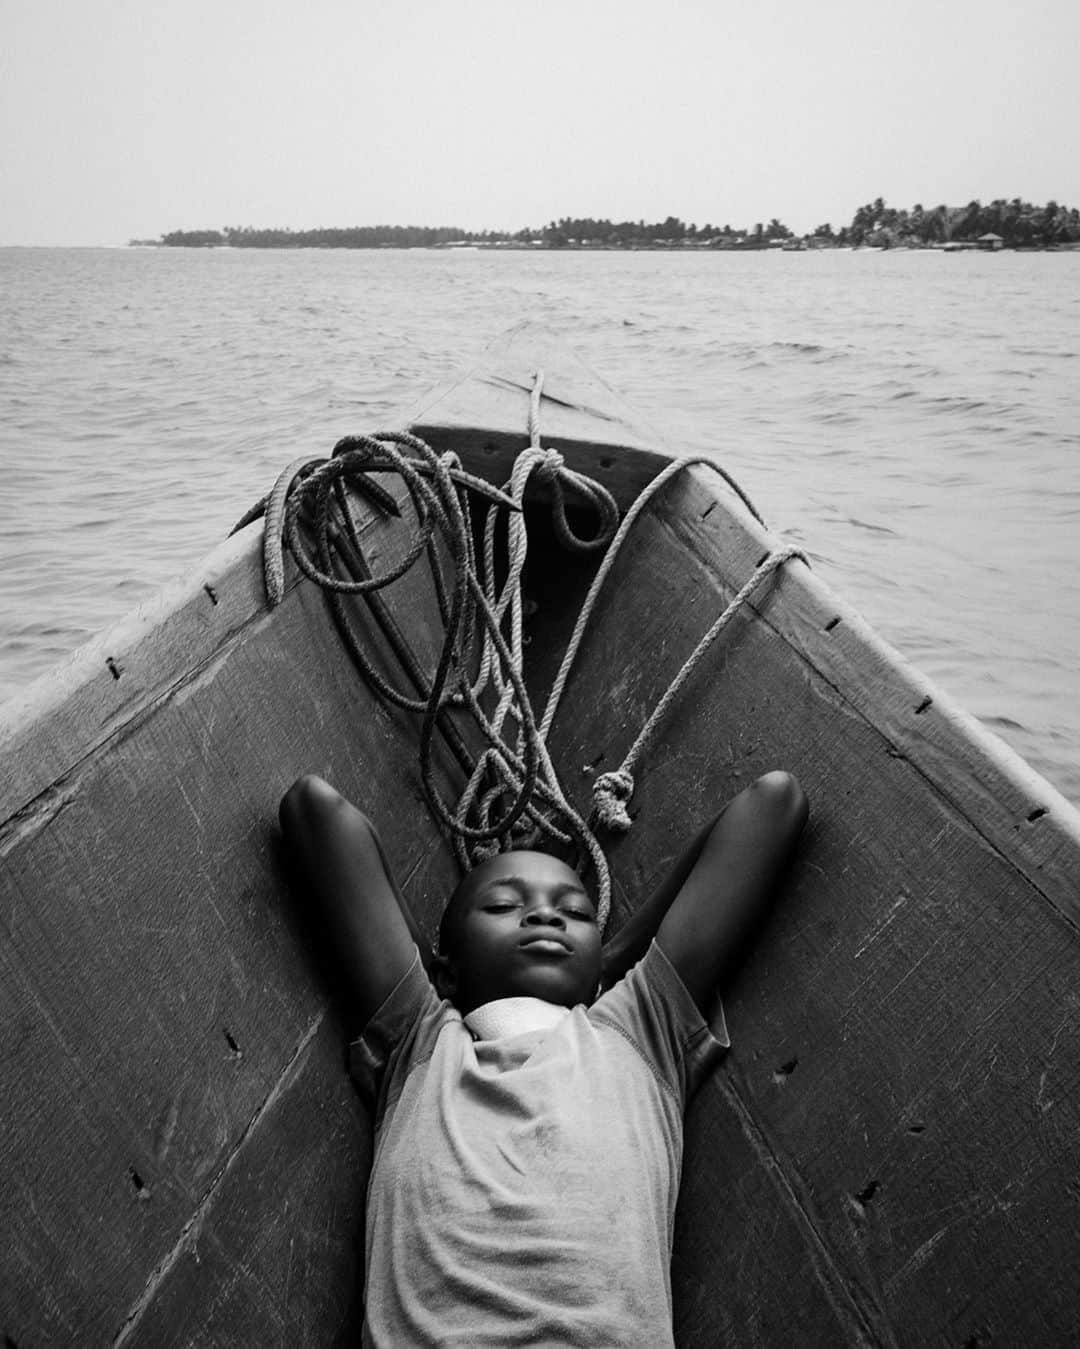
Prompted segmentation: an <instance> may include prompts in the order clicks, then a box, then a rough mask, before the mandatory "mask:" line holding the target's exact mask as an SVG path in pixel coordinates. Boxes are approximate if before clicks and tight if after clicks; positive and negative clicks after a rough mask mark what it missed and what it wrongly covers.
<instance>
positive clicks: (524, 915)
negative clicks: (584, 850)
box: [433, 852, 600, 1014]
mask: <svg viewBox="0 0 1080 1349" xmlns="http://www.w3.org/2000/svg"><path fill="white" fill-rule="evenodd" d="M433 975H434V979H435V986H436V988H437V989H438V991H439V994H440V995H441V996H442V997H444V998H448V999H449V1000H450V1001H451V1002H452V1003H453V1004H454V1005H455V1006H456V1007H457V1008H458V1010H459V1011H460V1012H461V1013H462V1014H467V1013H469V1012H471V1011H472V1010H473V1009H474V1008H476V1007H480V1006H482V1005H483V1004H484V1003H485V1002H493V1001H494V1000H495V999H496V998H513V997H533V998H542V999H543V1000H544V1001H545V1002H553V1003H558V1004H560V1005H562V1006H564V1007H574V1006H576V1005H577V1004H578V1003H588V1002H591V1001H592V999H593V996H594V994H595V992H596V989H597V984H598V982H599V979H600V929H599V927H598V926H597V922H596V909H595V907H594V905H593V902H592V900H591V899H590V898H589V896H588V894H587V893H586V891H585V887H584V886H583V885H582V883H581V878H580V877H579V876H578V875H577V873H576V872H575V871H573V870H571V868H570V867H568V866H567V865H566V864H565V863H564V862H560V861H559V860H558V859H557V858H554V857H549V856H548V855H547V854H546V853H539V852H508V853H500V854H499V855H498V856H496V857H491V858H489V859H488V860H487V861H486V862H482V863H481V864H480V866H478V867H476V868H474V870H472V871H470V872H469V874H468V875H467V876H466V877H465V878H464V879H463V880H462V882H461V884H460V885H459V886H458V887H457V889H456V890H455V891H454V893H453V895H451V897H450V901H449V903H448V904H447V906H446V912H445V913H444V914H443V919H442V924H441V927H440V929H439V955H438V957H437V958H436V962H435V966H434V969H433Z"/></svg>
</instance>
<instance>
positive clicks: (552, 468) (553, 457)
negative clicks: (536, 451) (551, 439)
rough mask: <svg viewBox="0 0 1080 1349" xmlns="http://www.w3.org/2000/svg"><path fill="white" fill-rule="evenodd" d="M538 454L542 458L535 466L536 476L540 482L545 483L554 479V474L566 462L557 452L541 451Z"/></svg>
mask: <svg viewBox="0 0 1080 1349" xmlns="http://www.w3.org/2000/svg"><path fill="white" fill-rule="evenodd" d="M540 453H541V454H542V455H543V456H544V457H543V459H541V461H540V463H539V464H537V466H536V476H537V478H539V480H540V481H541V482H547V481H548V479H550V478H554V477H555V475H556V473H558V471H559V470H560V469H561V468H563V467H564V466H565V464H566V460H565V459H564V458H563V457H562V455H561V454H560V453H559V451H558V450H541V451H540Z"/></svg>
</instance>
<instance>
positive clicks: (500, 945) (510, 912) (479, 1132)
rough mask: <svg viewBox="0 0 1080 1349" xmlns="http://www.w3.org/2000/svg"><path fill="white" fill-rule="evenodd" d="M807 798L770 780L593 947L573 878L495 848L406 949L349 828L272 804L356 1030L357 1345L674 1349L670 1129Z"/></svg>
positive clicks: (566, 870) (371, 857)
mask: <svg viewBox="0 0 1080 1349" xmlns="http://www.w3.org/2000/svg"><path fill="white" fill-rule="evenodd" d="M806 816H807V803H806V798H805V796H804V795H803V793H802V791H801V789H800V787H799V785H798V783H797V782H796V781H795V779H794V778H793V777H791V776H790V775H789V774H786V773H779V772H775V773H767V774H766V775H765V776H764V777H762V778H759V779H758V780H757V781H756V782H755V783H754V784H753V785H752V786H750V787H748V788H746V789H745V790H744V791H743V792H741V793H740V794H739V795H738V796H737V797H735V799H734V800H733V801H731V802H730V803H729V804H728V806H727V807H726V808H725V809H724V810H723V811H722V812H721V813H720V815H719V816H718V817H717V818H716V819H715V820H714V821H713V822H712V823H711V824H710V825H709V826H708V827H707V828H705V829H704V830H703V831H702V832H701V833H700V834H699V835H698V837H697V838H696V839H695V840H694V842H693V843H692V844H691V845H690V847H689V848H688V849H687V851H686V852H685V853H684V854H683V856H682V857H681V858H680V860H679V861H678V863H677V864H676V865H675V867H674V869H673V871H672V872H671V874H670V875H669V876H668V877H667V879H666V880H665V881H664V882H663V884H662V885H660V886H659V888H658V889H657V890H656V891H655V892H654V893H653V894H652V895H651V896H650V897H649V898H648V899H646V900H645V902H644V903H643V904H642V905H641V906H640V907H639V908H638V909H637V911H636V912H635V914H634V915H633V917H632V918H631V919H630V920H628V922H627V923H625V924H624V926H623V927H622V929H621V930H620V931H619V933H618V934H617V935H616V936H615V937H614V938H612V940H611V941H609V942H607V943H606V944H604V945H601V941H600V933H599V930H598V927H597V922H596V911H595V909H594V907H593V903H592V900H591V899H590V897H589V895H588V894H587V893H586V891H585V889H584V887H583V885H582V883H581V880H580V879H579V877H578V876H577V874H576V873H575V872H574V871H573V870H571V869H570V867H569V866H567V865H565V864H564V863H562V862H560V861H558V860H556V859H555V858H553V857H549V856H547V855H545V854H543V853H539V852H525V851H520V852H508V853H502V854H500V855H498V856H495V857H492V858H490V859H488V860H487V861H485V862H483V863H482V864H481V865H480V866H478V867H476V868H475V869H474V870H473V871H471V872H469V873H468V874H467V875H466V876H465V878H464V879H463V880H462V882H461V883H460V884H459V885H458V887H457V889H456V890H455V891H454V893H453V895H451V897H450V900H449V903H448V904H447V906H446V911H445V913H444V915H443V918H442V923H441V927H440V931H439V949H438V953H437V954H434V955H430V956H429V955H427V954H426V953H425V945H426V944H425V943H424V942H423V940H422V939H421V937H420V934H419V931H418V929H417V927H416V925H415V923H414V921H413V919H412V917H411V915H410V913H409V911H408V909H407V908H406V906H405V903H404V901H403V900H402V897H401V894H400V892H399V891H398V889H397V886H396V885H395V883H394V881H393V879H392V877H391V875H390V873H389V870H388V868H387V866H386V864H385V861H384V858H383V854H382V849H381V846H380V844H379V840H378V837H377V835H376V833H375V831H374V829H373V827H372V825H371V824H370V823H369V821H368V820H367V819H366V818H365V817H364V815H362V814H361V813H360V811H359V810H357V809H356V807H355V806H353V805H351V804H350V803H349V802H347V801H346V800H345V799H344V798H343V797H342V796H340V795H339V794H338V793H337V792H336V791H335V790H334V789H333V788H332V787H330V786H329V785H328V784H327V783H325V782H323V781H322V780H321V779H320V778H317V777H313V776H308V777H304V778H301V779H300V780H299V781H298V782H296V783H295V784H294V785H293V786H292V787H291V788H290V790H289V791H288V793H287V794H286V796H285V798H284V800H283V801H282V803H281V824H282V828H283V831H284V834H285V837H286V840H287V843H288V845H289V846H290V848H291V849H292V850H293V851H294V853H295V855H296V859H297V861H298V863H299V865H300V867H301V868H302V871H303V873H304V874H305V876H306V880H307V882H308V884H309V887H310V891H311V893H312V894H313V896H314V899H315V902H316V905H317V908H318V911H319V914H320V915H321V918H322V919H323V921H324V923H325V925H326V928H327V929H328V935H329V937H330V940H331V941H332V943H333V945H334V947H335V949H336V952H337V955H338V957H339V958H340V961H341V965H342V970H343V973H344V976H345V985H346V988H347V990H348V995H349V996H350V997H351V998H352V999H353V1000H354V1002H355V1011H356V1013H357V1015H358V1017H359V1018H360V1020H361V1022H362V1023H363V1024H364V1025H365V1029H364V1031H363V1034H362V1035H361V1037H360V1039H359V1040H357V1041H356V1042H355V1044H354V1045H353V1046H352V1068H353V1073H354V1075H355V1076H356V1078H357V1080H358V1082H359V1084H360V1086H361V1088H362V1089H364V1090H365V1091H366V1092H367V1093H368V1094H369V1095H370V1097H371V1099H372V1102H373V1105H374V1112H375V1130H376V1133H375V1151H374V1159H373V1164H372V1172H371V1180H370V1184H369V1189H368V1203H367V1234H366V1263H367V1268H366V1285H365V1288H366V1291H365V1314H364V1329H363V1344H364V1345H372V1346H380V1347H382V1346H387V1347H388V1349H404V1347H405V1346H414V1345H417V1346H419V1345H445V1346H450V1345H453V1346H459V1349H479V1347H480V1346H498V1349H507V1346H512V1345H529V1346H545V1347H546V1349H547V1347H556V1346H575V1349H579V1347H580V1349H597V1347H598V1346H612V1347H613V1349H614V1347H616V1346H617V1349H628V1346H641V1347H642V1349H660V1347H661V1346H664V1345H671V1344H672V1342H673V1341H672V1329H671V1279H670V1259H671V1244H672V1227H673V1219H674V1213H675V1200H676V1197H677V1193H678V1185H679V1172H680V1165H681V1160H682V1122H683V1112H684V1109H685V1106H686V1103H687V1100H688V1099H689V1097H690V1095H691V1094H692V1092H693V1090H694V1088H695V1087H696V1086H697V1084H698V1083H699V1081H700V1080H701V1079H702V1077H703V1075H704V1074H705V1073H706V1072H707V1071H708V1070H709V1068H710V1066H711V1065H712V1064H713V1063H714V1062H715V1061H716V1059H717V1057H718V1056H719V1055H720V1054H722V1052H723V1047H722V1044H721V1042H720V1041H718V1040H717V1039H716V1038H714V1036H713V1035H712V1033H711V1031H710V1029H709V1027H708V1025H707V1023H706V1020H705V1018H706V1015H707V1014H708V1012H709V1010H710V1008H711V1004H712V1003H713V1000H714V998H715V995H716V992H717V989H718V987H720V988H722V987H723V984H724V982H725V980H726V979H727V977H728V976H729V974H730V973H731V972H732V970H733V968H734V967H735V964H736V962H737V961H738V958H739V955H740V953H741V952H742V950H743V949H744V947H745V945H746V942H747V940H748V938H749V937H750V936H751V935H752V932H753V929H754V928H755V927H756V926H757V924H758V922H759V920H760V919H761V917H762V916H763V914H764V912H765V910H766V908H767V906H768V903H769V900H770V899H771V897H772V894H773V892H774V890H775V889H776V887H777V884H778V882H779V880H780V878H781V875H782V873H783V870H784V868H785V866H786V864H787V862H788V860H789V858H790V856H791V854H792V852H793V850H794V847H795V844H796V843H797V841H798V838H799V835H800V833H801V831H802V828H803V825H804V823H805V821H806Z"/></svg>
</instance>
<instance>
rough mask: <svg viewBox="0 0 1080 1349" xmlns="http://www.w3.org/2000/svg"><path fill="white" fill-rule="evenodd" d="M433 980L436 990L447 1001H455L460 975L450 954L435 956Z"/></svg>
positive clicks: (432, 963) (432, 969) (432, 971)
mask: <svg viewBox="0 0 1080 1349" xmlns="http://www.w3.org/2000/svg"><path fill="white" fill-rule="evenodd" d="M431 982H432V983H433V984H434V985H435V992H436V993H438V995H439V997H440V998H445V999H446V1001H447V1002H453V1001H454V994H455V993H456V992H457V985H458V977H457V970H456V968H455V967H454V962H453V961H452V960H451V959H450V957H449V956H435V958H434V959H433V960H432V962H431Z"/></svg>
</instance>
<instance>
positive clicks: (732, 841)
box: [604, 773, 808, 1012]
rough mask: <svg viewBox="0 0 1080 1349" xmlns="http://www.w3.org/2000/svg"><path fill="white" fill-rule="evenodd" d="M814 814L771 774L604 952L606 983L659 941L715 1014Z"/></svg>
mask: <svg viewBox="0 0 1080 1349" xmlns="http://www.w3.org/2000/svg"><path fill="white" fill-rule="evenodd" d="M807 812H808V807H807V801H806V797H805V795H804V794H803V791H802V789H801V787H800V786H799V784H798V783H797V782H796V780H795V779H794V778H793V777H792V776H791V775H790V774H788V773H766V774H765V776H764V777H761V778H758V780H757V781H756V782H755V783H753V784H752V785H751V786H750V787H747V788H746V789H745V790H744V791H742V792H740V793H739V795H738V796H737V797H735V799H734V800H733V801H731V802H730V803H729V804H728V805H727V806H726V807H725V808H724V810H723V811H721V813H720V814H719V815H718V816H717V818H716V819H715V820H714V821H713V822H712V824H710V825H708V826H707V827H706V828H705V829H703V830H702V832H701V833H700V834H699V835H698V836H697V838H695V839H694V841H693V843H692V844H691V845H690V847H689V848H687V850H686V851H685V852H684V853H683V855H682V856H681V857H680V859H679V861H678V862H677V863H676V865H675V867H674V868H673V870H672V871H671V872H670V873H669V875H668V877H667V878H666V879H665V881H664V882H663V884H662V885H660V886H659V887H658V888H657V889H656V890H655V891H654V892H653V893H652V895H650V896H649V898H648V899H647V900H646V901H645V903H644V904H643V905H642V906H641V907H640V908H639V909H638V910H637V912H636V913H635V914H634V915H633V917H632V918H631V919H630V920H629V921H628V922H627V923H626V924H625V925H624V926H623V928H622V929H621V931H620V932H619V934H618V935H617V936H616V937H615V938H613V939H612V941H611V942H610V943H609V944H608V946H609V947H610V950H608V948H605V955H604V984H605V985H608V984H610V983H613V982H614V981H615V980H616V979H618V978H619V977H620V976H621V975H622V974H623V973H625V971H626V970H627V969H629V968H630V966H631V965H632V964H633V963H634V962H635V961H636V960H639V959H640V958H641V956H642V955H644V953H645V951H646V950H647V949H648V945H649V942H650V941H651V940H652V938H653V936H655V937H656V940H657V943H658V945H659V946H660V948H661V950H662V951H663V952H664V954H665V955H666V956H667V958H668V959H669V960H670V961H671V963H672V965H673V966H674V967H675V969H676V971H677V972H678V974H679V977H680V978H681V979H682V981H683V983H684V984H685V985H686V987H687V989H688V990H689V992H690V994H691V996H692V997H693V999H694V1001H695V1002H696V1003H697V1005H698V1006H699V1007H700V1008H701V1009H702V1011H703V1012H708V1010H709V1007H710V1004H711V1002H712V999H713V997H714V995H715V993H716V989H717V987H718V986H720V985H722V984H723V983H724V982H725V981H726V980H727V978H728V977H729V975H730V974H731V972H732V970H733V969H734V967H735V965H736V964H737V962H738V960H739V958H740V956H741V955H742V953H743V951H744V950H745V947H746V945H747V942H748V941H749V939H750V938H751V937H752V936H753V934H754V932H755V930H756V928H757V926H758V924H759V923H760V921H761V919H762V918H763V917H764V915H765V913H766V912H767V910H768V907H769V902H770V900H771V899H772V896H773V893H774V891H775V889H776V886H777V884H778V883H779V880H780V878H781V876H782V874H783V872H784V870H785V868H786V866H787V864H788V861H789V860H790V858H791V855H792V853H793V852H794V849H795V845H796V843H797V842H798V839H799V835H800V834H801V833H802V829H803V825H804V824H805V823H806V817H807Z"/></svg>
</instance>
